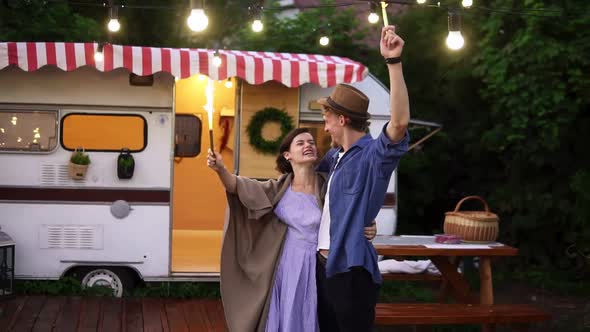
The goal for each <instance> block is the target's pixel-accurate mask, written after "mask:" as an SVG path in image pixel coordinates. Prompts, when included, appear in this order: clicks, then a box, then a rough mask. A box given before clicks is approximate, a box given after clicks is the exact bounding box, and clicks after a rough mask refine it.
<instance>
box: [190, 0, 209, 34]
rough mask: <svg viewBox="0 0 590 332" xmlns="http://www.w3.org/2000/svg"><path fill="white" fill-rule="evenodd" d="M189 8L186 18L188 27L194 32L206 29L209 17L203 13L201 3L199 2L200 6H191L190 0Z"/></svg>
mask: <svg viewBox="0 0 590 332" xmlns="http://www.w3.org/2000/svg"><path fill="white" fill-rule="evenodd" d="M191 8H192V9H191V14H190V15H189V17H188V18H187V19H186V23H187V24H188V27H189V29H191V30H192V31H195V32H201V31H203V30H205V29H207V26H208V25H209V18H208V17H207V14H205V10H204V9H203V4H202V3H201V7H195V6H193V1H192V0H191Z"/></svg>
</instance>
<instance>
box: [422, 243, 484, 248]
mask: <svg viewBox="0 0 590 332" xmlns="http://www.w3.org/2000/svg"><path fill="white" fill-rule="evenodd" d="M424 246H425V247H426V248H431V249H491V247H490V246H489V245H485V244H469V243H462V244H442V243H440V244H439V243H437V244H425V245H424Z"/></svg>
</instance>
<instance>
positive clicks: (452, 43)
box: [45, 0, 588, 63]
mask: <svg viewBox="0 0 590 332" xmlns="http://www.w3.org/2000/svg"><path fill="white" fill-rule="evenodd" d="M61 1H63V0H45V2H47V3H52V2H56V3H57V2H61ZM113 1H114V0H108V8H109V22H108V24H107V27H108V30H109V31H110V32H117V31H119V30H120V28H121V24H120V23H119V21H118V17H117V16H118V15H117V14H118V13H117V12H118V8H119V7H121V8H138V9H154V10H170V9H173V10H178V9H179V8H181V6H180V5H175V6H170V5H121V6H113ZM189 1H190V5H191V6H190V8H191V12H190V15H189V16H188V18H187V24H188V26H189V28H190V29H191V30H193V31H197V32H200V31H203V30H205V29H206V28H207V26H208V24H209V18H208V17H207V15H206V13H205V10H204V0H200V3H201V5H200V6H195V5H193V4H194V2H195V1H199V0H189ZM377 2H378V1H377V0H371V1H369V4H370V6H371V12H370V14H369V15H368V16H367V19H368V20H369V22H370V23H372V24H375V23H377V22H378V21H379V18H380V17H379V15H378V14H377V13H375V10H374V7H375V6H376V4H377ZM381 2H382V4H393V3H395V4H399V5H411V4H412V1H411V0H388V1H381ZM426 2H427V0H416V3H417V4H419V5H424V4H426ZM67 3H68V4H69V5H71V6H89V7H99V6H100V7H105V6H106V5H105V4H104V3H91V2H82V1H76V0H70V1H68V2H67ZM361 4H363V2H361V1H358V2H353V3H350V2H349V3H332V4H320V5H307V6H297V8H299V9H310V8H316V9H317V8H335V7H347V6H355V5H361ZM461 5H462V6H463V7H464V8H471V7H473V0H461ZM426 6H428V7H438V8H447V9H448V8H449V7H451V11H452V13H449V35H448V36H447V38H446V44H447V46H448V47H449V48H450V49H452V50H458V49H461V48H462V47H463V46H464V44H465V40H464V38H463V36H462V35H461V31H460V25H461V18H460V16H459V14H458V13H456V12H455V11H456V8H454V5H453V6H451V5H447V4H445V3H443V4H441V2H440V1H438V2H437V3H436V4H432V5H426ZM252 8H256V9H257V15H256V16H254V17H256V19H255V20H254V21H253V22H252V30H253V31H255V32H260V31H262V30H263V29H264V24H263V22H262V11H263V9H264V10H271V11H273V10H284V9H285V8H284V7H280V6H279V7H270V8H263V7H262V6H260V5H257V6H256V7H249V9H252ZM476 9H479V10H483V11H487V12H497V13H502V14H508V15H518V16H535V17H547V18H560V17H563V16H564V15H565V14H567V13H565V9H563V8H558V9H546V8H534V9H523V10H518V11H515V10H513V9H511V8H487V7H479V6H478V7H476ZM568 16H569V17H572V15H571V14H569V15H568ZM576 17H588V16H587V14H584V13H583V14H581V15H577V16H576ZM384 20H385V17H384ZM456 25H458V27H456ZM451 26H453V27H451ZM109 38H110V34H109ZM319 42H320V44H321V45H322V46H327V45H328V44H329V43H330V38H329V37H328V36H327V35H323V36H322V37H321V38H320V40H319ZM98 49H99V50H100V51H98V50H97V52H96V53H95V61H96V62H101V61H103V59H104V55H103V54H102V45H99V48H98ZM213 61H214V62H215V63H217V62H220V61H221V59H220V58H219V60H216V59H215V58H214V59H213Z"/></svg>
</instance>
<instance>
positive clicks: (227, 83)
mask: <svg viewBox="0 0 590 332" xmlns="http://www.w3.org/2000/svg"><path fill="white" fill-rule="evenodd" d="M224 85H225V87H226V88H228V89H231V88H233V87H234V82H232V80H231V78H229V77H228V78H227V80H225V83H224Z"/></svg>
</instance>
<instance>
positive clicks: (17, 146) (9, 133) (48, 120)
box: [0, 110, 58, 152]
mask: <svg viewBox="0 0 590 332" xmlns="http://www.w3.org/2000/svg"><path fill="white" fill-rule="evenodd" d="M57 117H58V112H57V111H29V110H26V111H25V110H0V151H8V152H18V151H23V152H49V151H53V149H55V147H56V146H57Z"/></svg>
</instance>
